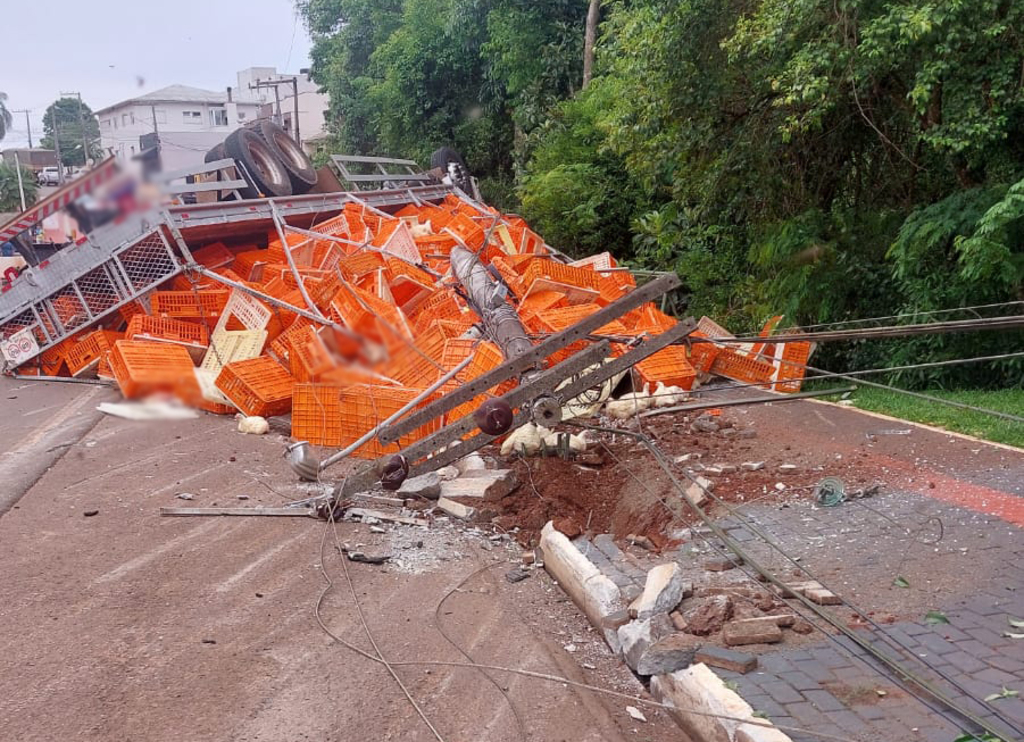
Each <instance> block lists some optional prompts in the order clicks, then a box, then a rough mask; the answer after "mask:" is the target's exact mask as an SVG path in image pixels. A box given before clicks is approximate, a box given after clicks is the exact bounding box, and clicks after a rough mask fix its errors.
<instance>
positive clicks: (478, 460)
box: [455, 453, 487, 477]
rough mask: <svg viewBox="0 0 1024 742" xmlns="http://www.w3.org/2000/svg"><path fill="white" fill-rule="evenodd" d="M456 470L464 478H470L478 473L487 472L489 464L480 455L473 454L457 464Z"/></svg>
mask: <svg viewBox="0 0 1024 742" xmlns="http://www.w3.org/2000/svg"><path fill="white" fill-rule="evenodd" d="M455 468H456V469H458V470H459V474H461V475H462V476H464V477H465V476H470V475H472V474H473V473H475V472H478V471H486V470H487V462H486V461H484V459H483V456H481V455H480V454H478V453H471V454H469V455H468V456H465V457H463V458H461V459H459V460H458V461H456V462H455Z"/></svg>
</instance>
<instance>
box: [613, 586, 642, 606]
mask: <svg viewBox="0 0 1024 742" xmlns="http://www.w3.org/2000/svg"><path fill="white" fill-rule="evenodd" d="M619 590H620V592H621V593H622V599H623V600H626V601H629V602H630V603H632V602H633V601H634V600H636V599H637V598H639V597H640V596H641V595H643V592H644V591H643V588H641V587H640V586H639V585H637V584H636V583H635V582H629V583H627V584H625V585H621V586H619Z"/></svg>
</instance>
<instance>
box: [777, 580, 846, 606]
mask: <svg viewBox="0 0 1024 742" xmlns="http://www.w3.org/2000/svg"><path fill="white" fill-rule="evenodd" d="M794 594H796V595H803V596H805V597H806V598H807V599H808V600H810V601H812V602H814V603H817V604H818V605H842V603H843V599H842V598H840V597H839V596H838V595H836V594H835V593H833V592H832V591H831V590H829V589H827V588H826V587H824V586H823V585H822V584H821V583H820V582H817V581H816V580H807V581H804V582H794V583H791V584H787V585H786V586H785V587H784V588H783V589H782V597H784V598H791V597H793V595H794Z"/></svg>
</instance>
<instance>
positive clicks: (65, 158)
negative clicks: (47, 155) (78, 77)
mask: <svg viewBox="0 0 1024 742" xmlns="http://www.w3.org/2000/svg"><path fill="white" fill-rule="evenodd" d="M83 125H84V136H83ZM55 126H56V127H57V128H56V133H57V139H59V140H60V160H61V162H62V163H63V164H64V165H68V166H81V165H84V164H85V161H86V149H88V156H89V157H90V158H92V159H96V160H99V159H102V156H101V152H100V124H99V121H97V120H96V116H95V115H94V114H93V112H92V109H91V108H89V106H88V105H86V104H85V103H84V102H83V101H80V100H79V99H78V98H60V99H59V100H57V101H54V102H53V103H51V104H50V107H49V108H47V109H46V113H45V114H43V131H44V132H45V136H44V137H43V138H42V141H41V145H42V146H43V147H46V148H47V149H54V148H55V146H56V140H55V139H54V128H55Z"/></svg>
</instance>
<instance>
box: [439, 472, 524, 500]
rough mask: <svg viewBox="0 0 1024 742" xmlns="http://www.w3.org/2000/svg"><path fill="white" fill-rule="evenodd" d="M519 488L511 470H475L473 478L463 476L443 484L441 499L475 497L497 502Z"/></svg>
mask: <svg viewBox="0 0 1024 742" xmlns="http://www.w3.org/2000/svg"><path fill="white" fill-rule="evenodd" d="M517 486H519V480H518V479H517V478H516V473H515V472H514V471H512V470H511V469H495V470H494V471H487V470H474V475H473V476H462V477H459V478H458V479H453V480H451V481H448V482H441V497H447V498H452V497H475V498H477V499H480V500H490V501H495V500H500V499H501V498H503V497H504V496H505V495H507V494H508V493H510V492H511V491H512V490H514V489H515V488H516V487H517Z"/></svg>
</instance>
